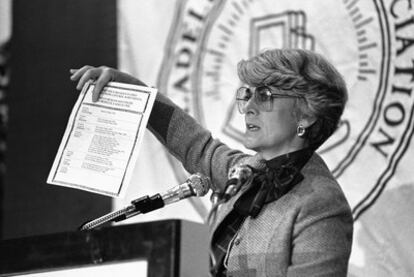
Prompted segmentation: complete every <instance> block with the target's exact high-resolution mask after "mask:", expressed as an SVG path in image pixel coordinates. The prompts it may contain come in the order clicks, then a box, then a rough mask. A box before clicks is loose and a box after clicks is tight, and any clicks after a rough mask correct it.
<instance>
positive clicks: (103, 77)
mask: <svg viewBox="0 0 414 277" xmlns="http://www.w3.org/2000/svg"><path fill="white" fill-rule="evenodd" d="M101 71H102V72H101V74H100V76H99V78H98V80H96V82H95V88H94V89H93V91H92V101H93V102H96V101H98V99H99V95H100V94H101V92H102V89H103V88H104V87H105V86H106V84H108V83H109V82H110V81H112V80H113V76H112V73H111V70H110V69H108V68H101Z"/></svg>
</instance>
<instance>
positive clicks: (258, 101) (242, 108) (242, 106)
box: [236, 85, 303, 114]
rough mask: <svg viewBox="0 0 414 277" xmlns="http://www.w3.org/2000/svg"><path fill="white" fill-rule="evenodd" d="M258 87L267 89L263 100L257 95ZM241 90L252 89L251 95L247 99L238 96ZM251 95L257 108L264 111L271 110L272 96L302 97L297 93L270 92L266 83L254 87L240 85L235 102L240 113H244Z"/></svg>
mask: <svg viewBox="0 0 414 277" xmlns="http://www.w3.org/2000/svg"><path fill="white" fill-rule="evenodd" d="M260 89H266V91H267V93H266V97H267V99H266V100H265V101H263V100H261V99H260V98H259V97H258V96H257V91H258V90H260ZM241 90H253V92H252V96H250V98H249V99H243V98H238V96H239V92H240V91H241ZM262 96H263V95H262ZM252 97H253V100H254V102H255V104H256V105H257V106H258V107H259V109H260V110H262V111H266V112H270V111H271V110H273V99H274V98H303V97H302V96H299V95H289V94H281V93H275V92H272V89H271V88H270V87H269V86H266V85H264V86H258V87H254V88H249V87H245V86H241V87H239V88H238V89H237V91H236V104H237V108H238V110H239V113H241V114H245V113H246V106H247V103H248V102H249V101H250V99H252ZM266 103H268V106H266Z"/></svg>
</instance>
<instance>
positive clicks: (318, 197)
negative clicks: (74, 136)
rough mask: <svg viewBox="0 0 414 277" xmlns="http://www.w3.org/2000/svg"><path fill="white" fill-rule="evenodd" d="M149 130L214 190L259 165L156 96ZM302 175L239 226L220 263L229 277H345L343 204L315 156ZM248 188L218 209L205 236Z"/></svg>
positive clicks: (348, 233) (348, 226) (348, 218)
mask: <svg viewBox="0 0 414 277" xmlns="http://www.w3.org/2000/svg"><path fill="white" fill-rule="evenodd" d="M149 129H150V130H151V131H152V133H153V134H154V135H155V136H156V137H157V138H158V140H159V141H160V142H161V143H163V144H164V145H165V146H166V147H167V149H168V150H169V151H170V152H171V153H172V154H173V155H174V156H175V157H176V158H178V159H179V160H180V161H181V162H182V164H183V165H184V167H185V168H186V170H187V171H188V172H190V173H194V172H201V173H203V174H205V175H206V176H209V177H210V178H211V180H212V183H213V189H218V190H220V189H223V188H224V186H225V183H226V181H227V173H228V170H229V169H230V167H232V166H234V165H235V164H237V163H243V162H248V163H251V161H249V160H251V159H253V160H254V159H256V158H257V157H254V156H253V157H252V156H249V155H246V154H244V153H242V152H240V151H238V150H234V149H230V148H229V147H227V146H226V145H225V144H223V143H221V142H220V141H219V140H217V139H213V138H212V136H211V134H210V132H208V131H207V130H205V129H204V128H203V127H202V126H200V125H199V124H198V123H197V122H196V121H195V120H194V119H193V118H192V117H190V116H189V115H187V114H186V113H185V112H184V111H182V110H181V109H180V108H179V107H177V106H176V105H175V104H173V103H172V102H171V101H170V100H169V99H167V98H166V97H165V96H163V95H162V94H158V95H157V99H156V102H155V104H154V107H153V111H152V113H151V116H150V119H149ZM301 172H302V174H303V175H304V179H303V180H302V181H301V182H300V183H298V184H297V185H296V186H295V187H294V188H293V189H291V190H290V191H289V192H288V193H287V194H285V195H284V196H282V197H281V198H280V199H278V200H277V201H274V202H271V203H268V204H266V205H265V206H264V208H263V209H262V211H261V212H260V214H259V215H258V216H257V217H256V218H254V219H253V218H250V217H248V218H246V220H245V221H244V222H243V224H242V226H241V228H240V230H239V231H238V233H237V234H236V236H235V237H234V239H233V240H232V242H231V245H230V247H229V251H228V253H227V256H226V259H225V261H226V265H227V275H228V276H238V277H242V276H346V274H347V267H348V260H349V256H350V253H351V245H352V232H353V219H352V214H351V210H350V207H349V205H348V202H347V200H346V199H345V196H344V194H343V191H342V190H341V188H340V186H339V185H338V183H337V182H336V181H335V179H334V177H333V176H332V174H331V173H330V171H329V169H328V167H327V166H326V164H325V163H324V162H323V160H322V159H321V157H320V156H319V155H318V154H316V153H315V154H314V155H313V156H312V157H311V159H310V160H309V161H308V162H307V164H306V165H305V166H304V167H303V169H302V171H301ZM249 185H250V184H247V185H246V186H245V187H243V188H242V190H241V191H240V192H239V193H238V194H236V195H235V196H234V197H232V198H231V199H230V200H229V201H228V202H227V203H225V204H223V206H222V207H221V208H220V209H219V212H218V215H217V218H216V222H215V223H214V224H213V226H211V231H212V232H211V234H213V233H214V231H215V229H216V227H217V226H218V224H219V223H220V222H221V221H222V220H223V218H224V217H225V216H226V215H227V214H228V213H229V212H230V210H231V209H232V207H233V204H234V202H235V201H236V200H237V199H238V197H240V195H241V193H242V192H243V191H244V190H245V189H247V188H248V186H249ZM200 276H205V274H204V273H201V274H200Z"/></svg>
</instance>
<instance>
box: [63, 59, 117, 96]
mask: <svg viewBox="0 0 414 277" xmlns="http://www.w3.org/2000/svg"><path fill="white" fill-rule="evenodd" d="M69 72H70V73H71V74H72V75H71V76H70V79H71V80H72V81H78V84H77V85H76V89H77V90H81V89H82V88H83V86H84V85H85V83H86V82H88V81H89V80H95V81H96V82H95V88H94V90H93V91H92V101H93V102H96V101H98V98H99V95H100V94H101V92H102V89H103V88H104V87H105V86H106V84H107V83H108V82H110V81H113V80H114V74H115V73H114V72H115V71H114V70H113V69H112V68H109V67H106V66H100V67H93V66H89V65H85V66H83V67H82V68H80V69H70V70H69Z"/></svg>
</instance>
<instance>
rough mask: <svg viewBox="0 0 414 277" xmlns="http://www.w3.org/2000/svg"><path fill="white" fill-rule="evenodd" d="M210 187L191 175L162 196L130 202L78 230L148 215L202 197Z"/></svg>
mask: <svg viewBox="0 0 414 277" xmlns="http://www.w3.org/2000/svg"><path fill="white" fill-rule="evenodd" d="M210 187H211V183H210V179H209V178H208V177H206V176H204V175H202V174H200V173H196V174H193V175H191V176H190V177H189V178H188V179H187V180H186V181H185V182H184V183H183V184H180V185H178V186H175V187H173V188H171V189H169V190H167V191H166V192H164V193H163V194H159V193H157V194H155V195H153V196H151V197H150V196H148V195H146V196H143V197H140V198H138V199H135V200H133V201H131V205H129V206H127V207H125V208H123V209H120V210H117V211H114V212H111V213H108V214H106V215H103V216H101V217H99V218H97V219H94V220H92V221H88V222H86V223H84V224H83V225H81V226H80V227H79V230H81V231H83V230H91V229H94V228H96V227H98V226H101V225H102V224H104V223H107V222H110V221H122V220H125V219H127V218H130V217H132V216H135V215H138V214H142V213H143V214H144V213H148V212H151V211H154V210H157V209H159V208H162V207H164V206H165V205H169V204H172V203H175V202H177V201H180V200H182V199H185V198H188V197H192V196H204V195H206V194H207V192H208V190H209V189H210Z"/></svg>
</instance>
